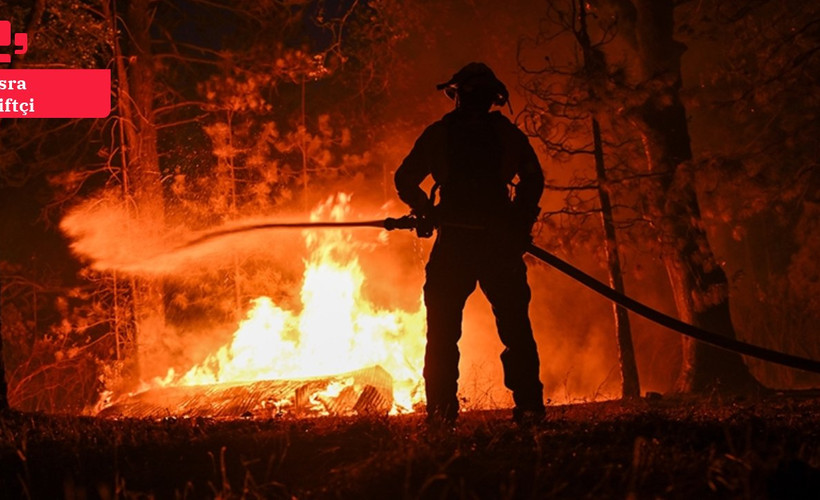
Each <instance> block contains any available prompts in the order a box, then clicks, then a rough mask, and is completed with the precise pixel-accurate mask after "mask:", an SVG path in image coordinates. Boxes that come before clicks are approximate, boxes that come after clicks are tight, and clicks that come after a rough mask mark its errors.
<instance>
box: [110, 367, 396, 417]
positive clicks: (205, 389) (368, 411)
mask: <svg viewBox="0 0 820 500" xmlns="http://www.w3.org/2000/svg"><path fill="white" fill-rule="evenodd" d="M392 406H393V378H392V377H391V376H390V374H389V373H387V372H386V371H385V370H384V369H383V368H381V367H380V366H373V367H370V368H365V369H362V370H357V371H354V372H348V373H343V374H338V375H329V376H325V377H314V378H307V379H298V380H260V381H255V382H232V383H223V384H209V385H193V386H169V387H160V388H154V389H149V390H147V391H144V392H140V393H137V394H132V395H128V396H125V397H123V398H120V399H118V400H117V401H115V402H114V403H113V404H111V405H110V406H107V407H106V408H104V409H102V410H101V411H100V412H98V413H97V415H98V416H100V417H108V418H116V417H130V418H162V417H169V416H173V417H211V418H238V417H255V418H276V417H283V416H286V415H287V416H294V417H307V416H320V415H351V414H359V415H373V414H387V413H388V412H389V411H390V409H391V408H392Z"/></svg>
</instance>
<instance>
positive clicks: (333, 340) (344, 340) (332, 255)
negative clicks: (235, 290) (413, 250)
mask: <svg viewBox="0 0 820 500" xmlns="http://www.w3.org/2000/svg"><path fill="white" fill-rule="evenodd" d="M348 211H349V196H346V195H337V196H336V197H332V198H331V199H329V200H328V201H327V202H326V203H324V204H322V205H320V206H319V207H318V208H317V209H316V210H315V211H314V212H313V213H312V214H311V219H312V220H328V219H330V220H343V219H344V218H345V216H346V215H347V213H348ZM303 236H304V238H305V242H306V244H307V248H308V255H309V257H308V258H307V259H306V260H305V271H304V275H303V283H302V288H301V291H300V298H301V303H302V306H303V307H302V310H301V311H299V312H298V313H297V312H294V311H289V310H286V309H284V308H282V307H280V306H278V305H276V304H275V303H274V302H273V300H271V299H270V298H269V297H264V296H263V297H258V298H256V299H254V300H253V301H252V307H251V309H250V310H249V311H248V312H247V315H246V318H245V319H244V320H243V321H242V322H241V323H240V325H239V327H238V329H237V330H236V332H235V333H234V335H233V338H232V340H231V341H230V342H229V343H228V344H226V345H224V346H222V347H221V348H219V349H218V350H217V351H216V352H214V353H212V354H211V355H209V356H208V357H207V358H206V359H205V360H204V361H203V362H201V363H200V364H198V365H197V366H194V367H193V368H191V369H190V370H189V371H188V372H187V373H185V374H184V375H182V376H181V377H178V376H176V374H175V373H174V371H173V369H171V370H169V372H168V375H167V376H166V377H165V378H164V379H163V380H156V381H154V383H153V384H151V385H152V386H153V387H157V386H161V387H165V388H167V387H181V386H206V385H214V384H237V383H243V384H249V383H253V382H257V381H277V380H278V381H282V380H289V381H294V380H311V379H314V380H315V379H320V378H325V380H327V381H328V383H327V384H326V386H322V384H317V385H314V389H313V393H312V394H309V395H307V400H308V401H309V403H308V406H310V409H311V410H312V412H313V413H316V412H318V413H320V414H321V413H328V412H333V411H332V408H338V407H339V405H338V404H337V405H334V404H333V401H334V400H335V399H337V398H340V397H342V396H343V395H347V397H348V399H349V398H350V393H351V391H353V390H355V391H357V392H358V393H361V392H362V389H363V388H362V387H360V386H357V385H360V384H359V382H358V380H356V377H354V376H353V375H351V374H353V373H355V372H357V371H361V370H365V369H369V368H375V367H380V368H381V369H383V370H384V371H386V372H387V373H388V374H389V378H391V379H392V408H391V412H392V413H401V412H410V411H413V407H414V405H417V404H418V403H419V402H420V400H421V398H422V393H423V391H421V390H420V389H421V387H422V385H421V367H422V364H423V352H424V340H423V339H424V309H423V307H422V305H421V300H419V307H418V309H417V310H416V311H404V310H382V309H380V308H378V307H377V306H375V305H374V304H373V303H372V302H370V301H369V300H367V299H366V298H365V297H364V295H363V285H364V284H365V281H366V279H367V277H366V276H365V275H364V272H363V270H362V267H361V265H360V263H359V259H358V257H357V252H356V243H355V242H354V241H353V240H352V236H351V234H350V232H349V231H342V230H327V231H304V233H303ZM348 375H349V376H348ZM354 386H356V387H354ZM294 397H295V396H293V395H291V397H289V398H288V397H286V398H285V400H284V401H273V402H271V404H273V405H275V407H276V408H277V409H280V410H281V409H284V410H285V411H288V408H289V407H291V406H295V405H297V402H296V401H293V400H292V399H294ZM301 397H302V398H303V399H304V397H305V396H304V395H303V396H301ZM341 413H344V410H342V411H341Z"/></svg>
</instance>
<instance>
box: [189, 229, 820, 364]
mask: <svg viewBox="0 0 820 500" xmlns="http://www.w3.org/2000/svg"><path fill="white" fill-rule="evenodd" d="M355 227H375V228H381V229H386V230H388V231H392V230H394V229H410V230H414V229H418V219H417V218H416V217H415V216H413V215H406V216H404V217H399V218H392V217H388V218H386V219H378V220H369V221H351V222H275V223H263V224H255V225H246V226H237V227H233V228H227V229H222V230H217V231H211V232H208V233H207V234H205V235H202V236H200V237H198V238H196V239H193V240H191V241H188V242H187V243H185V244H184V245H183V247H191V246H194V245H199V244H201V243H204V242H206V241H208V240H211V239H215V238H219V237H223V236H228V235H232V234H238V233H247V232H251V231H261V230H269V229H288V228H290V229H311V228H317V229H332V228H355ZM462 227H469V228H473V229H475V228H476V227H475V226H462ZM526 252H527V253H529V254H530V255H532V256H533V257H535V258H536V259H538V260H540V261H542V262H544V263H545V264H547V265H549V266H551V267H553V268H555V269H557V270H558V271H560V272H562V273H564V274H566V275H567V276H569V277H570V278H572V279H574V280H575V281H578V282H580V283H581V284H582V285H584V286H586V287H587V288H590V289H591V290H593V291H594V292H596V293H598V294H600V295H603V296H604V297H606V298H607V299H609V300H611V301H613V302H615V303H616V304H619V305H621V306H623V307H625V308H627V309H629V310H630V311H632V312H634V313H635V314H638V315H640V316H643V317H644V318H646V319H648V320H650V321H652V322H654V323H657V324H659V325H661V326H664V327H666V328H669V329H670V330H673V331H675V332H678V333H680V334H682V335H685V336H687V337H691V338H693V339H695V340H699V341H701V342H705V343H707V344H711V345H713V346H715V347H719V348H721V349H725V350H727V351H732V352H736V353H739V354H745V355H747V356H751V357H753V358H757V359H762V360H764V361H769V362H772V363H776V364H779V365H783V366H788V367H790V368H797V369H799V370H805V371H808V372H813V373H820V361H816V360H813V359H809V358H804V357H801V356H796V355H793V354H787V353H784V352H780V351H775V350H773V349H768V348H765V347H761V346H758V345H755V344H750V343H748V342H743V341H740V340H737V339H732V338H729V337H726V336H723V335H719V334H716V333H713V332H710V331H707V330H704V329H702V328H699V327H697V326H694V325H690V324H689V323H685V322H683V321H681V320H679V319H677V318H673V317H672V316H669V315H666V314H664V313H662V312H660V311H658V310H656V309H653V308H651V307H649V306H647V305H646V304H643V303H642V302H639V301H637V300H635V299H633V298H631V297H628V296H627V295H624V294H622V293H621V292H619V291H617V290H615V289H613V288H611V287H609V286H607V285H605V284H604V283H601V282H600V281H598V280H597V279H595V278H593V277H592V276H590V275H589V274H587V273H585V272H583V271H581V270H580V269H578V268H577V267H575V266H573V265H571V264H569V263H568V262H566V261H564V260H562V259H560V258H558V257H556V256H555V255H553V254H552V253H550V252H548V251H546V250H544V249H543V248H540V247H537V246H535V245H534V244H530V245H528V246H527V248H526Z"/></svg>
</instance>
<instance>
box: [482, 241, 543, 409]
mask: <svg viewBox="0 0 820 500" xmlns="http://www.w3.org/2000/svg"><path fill="white" fill-rule="evenodd" d="M494 264H495V265H493V266H485V268H484V269H485V271H484V272H483V273H482V275H481V276H480V278H479V283H480V285H481V289H482V291H483V292H484V294H485V295H486V296H487V299H488V300H489V301H490V304H491V305H492V308H493V314H495V320H496V325H497V327H498V335H499V336H500V337H501V342H502V343H503V344H504V347H505V349H504V352H502V353H501V362H502V363H503V366H504V385H506V386H507V388H509V389H510V390H512V392H513V400H514V401H515V407H516V410H515V411H516V416H519V415H522V414H524V413H535V414H543V412H544V395H543V385H542V384H541V380H540V377H539V362H538V350H537V348H536V345H535V339H534V338H533V334H532V326H531V324H530V318H529V302H530V287H529V285H528V284H527V268H526V266H525V265H524V262H523V260H522V259H521V257H520V256H513V257H512V258H506V259H498V260H496V262H494Z"/></svg>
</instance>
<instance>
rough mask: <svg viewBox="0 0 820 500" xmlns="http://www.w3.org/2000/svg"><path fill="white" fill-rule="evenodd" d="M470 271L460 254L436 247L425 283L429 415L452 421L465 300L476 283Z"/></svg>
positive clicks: (425, 360) (456, 403)
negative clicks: (453, 253) (451, 253)
mask: <svg viewBox="0 0 820 500" xmlns="http://www.w3.org/2000/svg"><path fill="white" fill-rule="evenodd" d="M439 250H440V249H439ZM470 274H471V273H470V272H469V269H467V268H466V266H464V265H463V262H462V263H461V265H459V263H458V256H457V255H449V252H440V251H439V252H437V251H436V249H434V250H433V253H432V255H431V257H430V262H429V263H428V264H427V281H426V282H425V284H424V304H425V306H426V307H427V347H426V351H425V355H424V383H425V388H426V393H427V414H428V416H429V417H439V418H442V419H445V420H450V421H452V420H455V418H456V416H457V415H458V398H457V397H456V394H457V392H458V361H459V351H458V340H459V338H461V319H462V312H463V309H464V303H465V302H466V300H467V297H468V296H469V295H470V293H472V291H473V290H474V289H475V283H476V279H475V277H474V276H471V275H470Z"/></svg>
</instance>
